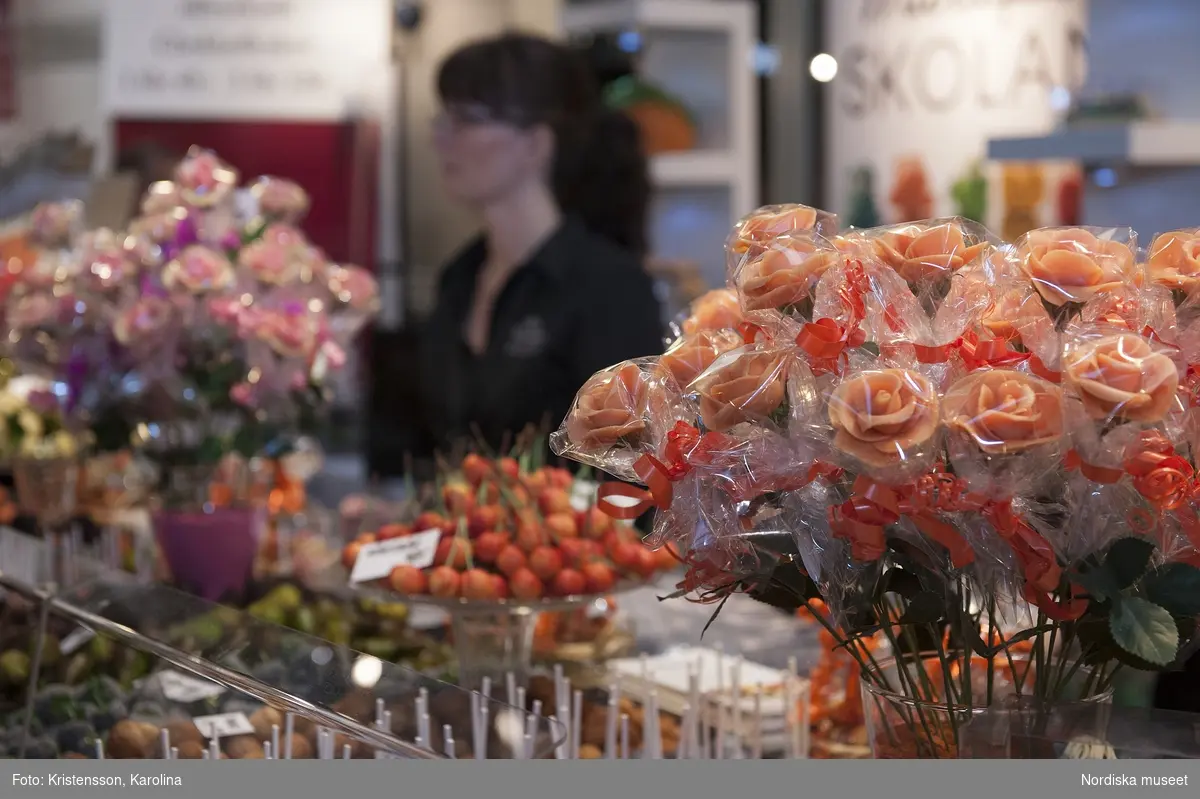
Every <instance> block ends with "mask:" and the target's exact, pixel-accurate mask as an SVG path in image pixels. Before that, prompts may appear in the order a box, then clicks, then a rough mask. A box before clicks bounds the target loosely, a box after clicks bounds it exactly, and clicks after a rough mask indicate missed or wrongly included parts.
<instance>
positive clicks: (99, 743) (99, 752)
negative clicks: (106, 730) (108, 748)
mask: <svg viewBox="0 0 1200 799" xmlns="http://www.w3.org/2000/svg"><path fill="white" fill-rule="evenodd" d="M96 759H97V760H103V759H104V739H103V738H97V739H96Z"/></svg>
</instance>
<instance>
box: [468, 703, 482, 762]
mask: <svg viewBox="0 0 1200 799" xmlns="http://www.w3.org/2000/svg"><path fill="white" fill-rule="evenodd" d="M480 698H481V697H480V696H479V693H478V692H477V691H472V692H471V747H472V748H473V749H474V750H475V759H476V760H483V752H481V751H479V750H480V749H482V748H483V725H482V724H481V723H480V722H481V719H480V718H479V714H480V713H481V712H482V711H481V702H480Z"/></svg>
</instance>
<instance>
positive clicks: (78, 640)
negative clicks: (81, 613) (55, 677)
mask: <svg viewBox="0 0 1200 799" xmlns="http://www.w3.org/2000/svg"><path fill="white" fill-rule="evenodd" d="M95 637H96V631H95V630H92V629H90V628H88V627H76V628H75V629H74V630H72V631H71V634H70V635H68V636H67V637H66V638H64V639H62V641H60V642H59V644H58V650H59V651H60V652H62V653H63V654H64V655H70V654H73V653H74V652H75V651H76V650H78V649H79V647H81V646H83V645H84V644H86V643H87V642H88V641H90V640H92V639H93V638H95Z"/></svg>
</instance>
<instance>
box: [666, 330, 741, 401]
mask: <svg viewBox="0 0 1200 799" xmlns="http://www.w3.org/2000/svg"><path fill="white" fill-rule="evenodd" d="M741 344H742V342H741V340H740V339H739V338H738V337H737V335H735V334H734V333H732V332H731V331H727V330H701V331H699V332H698V333H692V334H691V335H686V336H684V337H683V338H681V339H680V340H679V341H678V342H676V344H675V345H674V346H673V347H671V349H669V350H667V352H666V353H664V354H663V356H662V357H661V358H659V359H658V365H659V366H660V367H661V368H662V370H663V371H664V372H666V373H667V374H669V375H670V376H671V378H672V379H673V380H674V381H675V385H677V386H679V388H687V387H688V386H689V385H691V383H692V381H693V380H695V379H696V378H697V377H699V376H700V375H701V374H703V373H704V371H705V370H706V369H708V367H710V366H712V365H713V363H714V362H715V361H716V360H717V358H719V357H721V355H723V354H724V353H726V352H729V351H730V350H734V349H737V348H738V347H739V346H741Z"/></svg>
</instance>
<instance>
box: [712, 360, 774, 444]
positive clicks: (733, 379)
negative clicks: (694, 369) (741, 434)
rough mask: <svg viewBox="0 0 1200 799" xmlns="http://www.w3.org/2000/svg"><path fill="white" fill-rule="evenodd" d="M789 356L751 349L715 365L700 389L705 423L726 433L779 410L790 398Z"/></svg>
mask: <svg viewBox="0 0 1200 799" xmlns="http://www.w3.org/2000/svg"><path fill="white" fill-rule="evenodd" d="M785 357H786V356H784V355H783V354H782V353H779V352H754V351H748V352H744V353H740V354H738V355H737V356H736V357H732V356H731V359H730V360H728V361H727V362H726V363H724V364H720V363H718V364H715V365H714V367H713V369H712V370H710V371H709V373H708V374H706V375H704V376H703V378H702V379H701V380H700V382H701V383H702V385H701V386H700V387H699V389H698V391H699V394H700V418H701V419H702V420H703V421H704V426H705V427H707V428H708V429H709V430H713V431H716V432H722V431H725V430H728V429H730V428H731V427H734V426H735V425H738V424H741V423H742V422H748V421H751V420H752V419H755V418H759V419H765V418H767V417H769V416H770V415H771V414H772V413H774V412H775V411H777V410H779V408H780V406H781V405H783V403H784V400H785V399H786V398H787V370H786V368H785V367H786V362H785Z"/></svg>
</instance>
